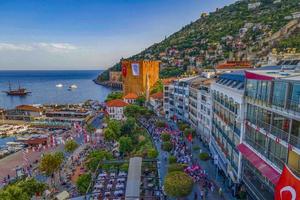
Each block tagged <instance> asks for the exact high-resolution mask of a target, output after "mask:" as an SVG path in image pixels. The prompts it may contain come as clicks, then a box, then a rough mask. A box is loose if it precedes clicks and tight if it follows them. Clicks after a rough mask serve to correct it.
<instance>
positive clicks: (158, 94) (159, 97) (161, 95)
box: [150, 92, 164, 99]
mask: <svg viewBox="0 0 300 200" xmlns="http://www.w3.org/2000/svg"><path fill="white" fill-rule="evenodd" d="M150 97H151V98H153V99H163V98H164V94H163V93H162V92H157V93H154V94H151V95H150Z"/></svg>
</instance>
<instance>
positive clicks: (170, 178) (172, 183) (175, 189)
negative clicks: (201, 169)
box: [164, 171, 193, 198]
mask: <svg viewBox="0 0 300 200" xmlns="http://www.w3.org/2000/svg"><path fill="white" fill-rule="evenodd" d="M192 189H193V180H192V178H191V177H190V176H189V175H187V174H186V173H184V172H180V171H175V172H170V173H168V174H167V176H166V178H165V182H164V190H165V192H166V193H167V195H168V196H170V197H175V198H179V197H185V196H187V195H189V194H190V193H191V192H192Z"/></svg>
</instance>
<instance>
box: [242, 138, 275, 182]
mask: <svg viewBox="0 0 300 200" xmlns="http://www.w3.org/2000/svg"><path fill="white" fill-rule="evenodd" d="M237 148H238V150H239V151H240V152H241V153H242V155H243V156H244V157H245V158H246V159H247V160H248V161H249V162H250V163H251V164H252V165H253V166H254V167H255V168H256V169H257V170H258V171H260V173H261V174H262V175H263V176H265V177H266V178H267V179H268V180H269V181H271V182H272V183H273V184H274V185H276V184H277V182H278V180H279V177H280V173H279V172H277V171H276V170H275V169H274V168H273V167H272V166H270V165H269V164H268V163H267V162H266V161H264V160H263V159H262V158H260V157H259V156H258V155H257V154H256V153H255V152H254V151H252V150H251V149H250V148H249V147H247V145H245V144H243V143H242V144H239V145H238V146H237Z"/></svg>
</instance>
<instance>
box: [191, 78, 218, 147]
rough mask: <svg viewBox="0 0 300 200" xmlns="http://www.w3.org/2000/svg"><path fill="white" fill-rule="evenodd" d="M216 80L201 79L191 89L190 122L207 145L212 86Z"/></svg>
mask: <svg viewBox="0 0 300 200" xmlns="http://www.w3.org/2000/svg"><path fill="white" fill-rule="evenodd" d="M213 81H214V79H206V78H201V79H197V80H195V81H193V82H192V83H191V84H190V88H189V120H190V124H191V126H192V127H193V128H194V129H195V130H196V132H197V135H198V136H199V137H200V138H201V140H202V141H204V142H206V143H207V144H208V143H209V141H210V132H211V125H212V123H211V118H212V103H211V93H210V85H211V83H212V82H213Z"/></svg>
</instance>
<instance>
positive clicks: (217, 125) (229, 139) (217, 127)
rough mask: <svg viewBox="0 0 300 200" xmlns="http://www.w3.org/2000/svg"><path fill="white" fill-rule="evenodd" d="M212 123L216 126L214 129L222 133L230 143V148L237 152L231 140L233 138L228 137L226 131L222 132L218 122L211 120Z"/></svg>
mask: <svg viewBox="0 0 300 200" xmlns="http://www.w3.org/2000/svg"><path fill="white" fill-rule="evenodd" d="M212 123H213V125H214V126H215V127H216V129H218V131H219V132H220V133H221V134H222V136H223V137H224V138H225V139H226V140H227V142H228V143H229V144H230V146H231V147H232V149H234V150H235V151H236V152H238V151H237V149H236V146H235V144H234V142H233V138H232V139H231V138H229V137H228V135H227V134H226V133H224V131H223V129H222V128H221V127H220V126H219V124H218V123H216V122H215V121H213V122H212Z"/></svg>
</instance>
